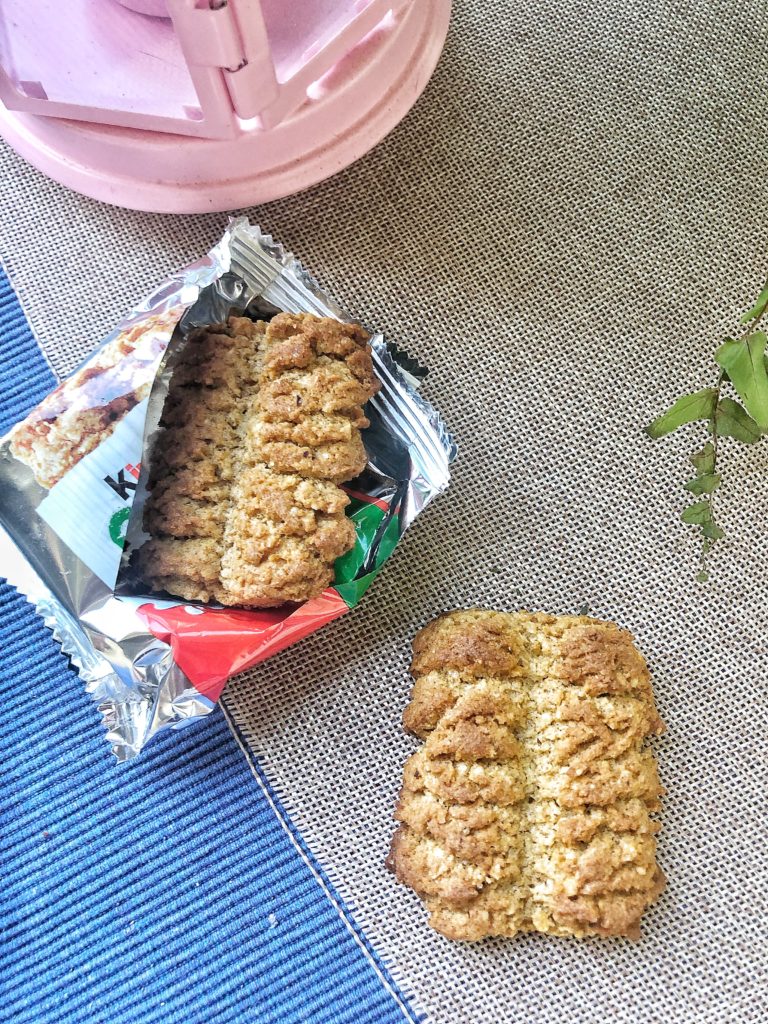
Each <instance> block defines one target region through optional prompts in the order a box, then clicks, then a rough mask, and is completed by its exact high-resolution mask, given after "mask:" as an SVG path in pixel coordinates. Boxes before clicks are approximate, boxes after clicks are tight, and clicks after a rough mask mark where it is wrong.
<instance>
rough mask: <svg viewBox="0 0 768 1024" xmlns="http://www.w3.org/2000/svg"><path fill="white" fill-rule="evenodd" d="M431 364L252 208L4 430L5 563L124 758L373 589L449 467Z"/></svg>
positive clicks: (0, 498) (1, 514)
mask: <svg viewBox="0 0 768 1024" xmlns="http://www.w3.org/2000/svg"><path fill="white" fill-rule="evenodd" d="M424 373H425V371H423V370H422V369H421V368H420V367H419V365H418V364H417V363H415V362H414V361H413V360H412V359H410V357H408V356H405V355H404V354H403V353H402V352H401V351H399V350H398V349H397V348H395V347H394V346H392V345H391V344H389V343H387V342H386V341H385V340H384V338H383V337H382V336H381V335H379V334H376V333H375V332H371V331H369V330H367V329H365V328H363V327H362V326H360V325H359V324H358V323H356V322H354V321H353V320H352V319H351V318H350V317H349V316H348V315H347V314H346V313H345V311H344V310H342V309H341V308H340V307H339V306H338V305H337V304H336V303H335V302H334V300H333V299H332V298H331V297H330V296H329V295H328V293H327V292H325V291H324V289H323V288H322V287H321V286H320V285H318V284H317V282H316V281H314V280H313V279H312V278H311V277H310V276H309V274H308V273H307V271H306V270H305V269H304V267H303V266H302V265H301V263H299V261H298V260H297V259H296V258H295V257H294V256H293V255H292V254H291V253H288V252H286V251H285V250H284V249H283V248H282V247H281V246H280V245H278V244H277V243H275V242H274V241H273V240H272V239H271V237H270V236H268V235H265V234H263V233H262V232H261V231H260V230H259V228H258V227H256V226H254V225H250V224H249V223H248V222H247V220H245V219H244V218H240V219H238V220H234V221H232V222H231V223H230V225H229V227H228V228H227V230H226V232H225V233H224V236H223V237H222V239H221V240H220V242H219V243H218V244H217V245H216V246H215V247H214V249H213V250H212V251H211V252H210V253H209V254H208V255H207V256H206V257H203V259H201V260H199V261H197V262H196V263H194V264H192V265H190V266H189V267H186V268H183V269H182V270H180V271H178V272H177V273H176V274H174V275H172V276H171V277H169V278H168V279H167V280H166V281H164V282H161V284H160V285H159V286H158V288H157V289H156V291H155V292H153V293H152V294H151V295H150V296H148V297H147V298H146V299H145V300H144V301H143V302H142V303H140V304H139V305H138V306H137V307H136V309H134V310H132V311H131V312H130V313H129V314H128V316H127V317H126V318H125V319H124V321H123V322H122V323H121V324H120V325H119V326H118V327H117V329H116V330H115V331H114V332H113V333H112V334H111V335H110V336H109V338H107V339H106V341H105V342H104V343H103V344H102V345H101V346H100V347H99V348H98V349H97V351H96V352H95V353H94V354H93V355H92V356H91V358H90V359H88V360H87V361H86V363H84V364H83V366H82V367H81V368H80V369H79V370H77V371H76V372H75V373H74V374H73V375H72V376H71V377H70V378H69V380H67V381H65V382H64V383H63V384H61V385H60V386H59V387H58V388H56V390H55V391H54V392H52V393H51V395H49V396H48V398H46V399H45V400H44V401H43V402H42V403H41V404H40V405H39V406H38V407H37V408H36V409H34V410H33V411H32V412H31V413H30V414H29V416H28V417H27V418H26V419H25V420H24V421H23V422H22V423H21V424H19V425H17V427H16V428H14V430H13V431H12V432H11V434H10V435H9V436H8V437H6V438H5V439H3V441H2V442H0V525H1V526H2V530H0V555H2V556H3V560H4V561H3V566H4V571H5V572H6V575H7V576H8V578H9V580H10V582H11V583H12V584H13V585H14V586H16V587H17V588H18V589H19V590H20V591H21V592H22V593H23V594H25V595H26V596H27V597H28V598H29V600H30V601H32V602H34V603H35V605H36V607H37V609H38V611H39V612H40V614H41V615H43V616H44V618H45V621H46V623H47V624H48V625H49V626H50V628H51V629H52V630H53V631H54V635H55V636H56V638H57V639H58V640H60V642H61V644H62V648H63V650H64V652H65V653H66V654H68V655H70V657H71V658H72V661H73V664H74V665H75V666H76V667H77V669H78V671H79V674H80V675H81V677H82V678H83V680H84V681H85V683H86V686H87V688H88V690H89V691H90V692H91V693H92V694H93V696H94V698H95V699H96V700H98V702H99V707H100V710H101V711H102V715H103V718H104V722H105V726H106V729H107V735H108V738H109V740H110V742H111V743H112V746H113V749H114V751H115V753H116V755H117V757H118V759H120V760H125V759H127V758H130V757H133V756H135V755H136V754H137V753H138V752H139V751H140V750H141V749H142V748H143V746H144V745H145V744H146V743H147V742H148V741H149V739H151V738H152V736H154V735H156V733H157V732H159V731H161V730H162V729H164V728H166V727H168V726H176V725H179V724H181V723H182V722H187V721H189V720H191V719H194V718H197V717H200V716H202V715H205V714H207V713H208V712H209V711H210V710H211V708H212V707H213V702H215V701H216V700H217V699H218V697H219V694H220V693H221V690H222V688H223V686H224V684H225V682H226V680H227V679H228V678H229V677H230V676H232V675H233V674H235V673H237V672H240V671H242V670H244V669H246V668H248V667H250V666H252V665H255V664H257V663H258V662H260V661H263V660H264V659H266V658H268V657H271V656H272V655H273V654H275V653H277V652H278V651H280V650H282V649H283V648H285V647H287V646H289V645H290V644H293V643H295V642H296V641H297V640H299V639H301V638H303V637H305V636H307V635H309V634H310V633H312V632H314V631H315V630H316V629H319V628H320V627H321V626H323V625H324V624H325V623H327V622H330V621H331V620H332V619H334V618H337V617H339V616H340V615H342V614H345V613H346V612H348V611H349V610H350V609H351V608H353V607H354V606H355V605H356V604H357V602H358V601H359V600H360V598H361V597H362V595H363V594H364V593H365V591H366V590H367V588H368V587H369V586H370V584H371V582H372V581H373V580H374V579H375V577H376V575H377V574H378V572H379V571H380V570H381V568H382V567H383V565H384V563H385V562H386V561H387V559H388V557H389V556H390V554H391V553H392V550H393V548H394V547H395V545H396V543H397V541H398V540H399V538H400V537H401V536H402V534H403V532H404V531H405V530H406V529H407V528H408V527H410V525H411V524H412V523H413V522H414V520H415V519H416V517H417V516H418V515H420V514H421V512H422V511H423V510H424V508H425V507H426V505H427V504H428V503H429V502H430V501H431V500H432V499H433V498H434V497H436V496H437V495H438V494H440V493H441V492H442V491H443V490H444V489H445V488H446V487H447V485H448V480H449V466H450V463H451V461H452V459H453V458H454V456H455V453H456V449H455V445H454V443H453V440H452V438H451V437H450V435H449V433H448V431H447V430H446V428H445V425H444V424H443V422H442V420H441V419H440V417H439V415H438V414H437V413H436V411H435V410H434V409H433V408H432V407H431V406H430V405H429V403H428V402H427V401H426V400H425V399H424V398H423V396H422V395H421V394H420V391H419V387H420V383H421V380H422V378H423V376H424ZM6 566H7V567H8V568H7V570H6Z"/></svg>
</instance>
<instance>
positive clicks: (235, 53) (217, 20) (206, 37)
mask: <svg viewBox="0 0 768 1024" xmlns="http://www.w3.org/2000/svg"><path fill="white" fill-rule="evenodd" d="M173 23H174V25H175V27H176V32H177V33H178V36H179V39H180V41H181V44H182V48H183V50H184V56H185V57H186V58H187V61H188V62H189V63H190V64H196V65H198V66H200V67H207V68H222V69H225V70H228V71H235V70H236V69H237V68H239V67H241V65H242V64H244V63H245V59H246V58H245V52H244V49H243V44H242V40H241V38H240V32H239V30H238V26H237V21H236V20H235V16H234V12H233V10H232V7H231V5H230V3H228V2H227V0H221V2H217V0H210V3H206V4H205V5H204V6H197V4H195V6H186V5H185V6H184V7H181V6H174V8H173Z"/></svg>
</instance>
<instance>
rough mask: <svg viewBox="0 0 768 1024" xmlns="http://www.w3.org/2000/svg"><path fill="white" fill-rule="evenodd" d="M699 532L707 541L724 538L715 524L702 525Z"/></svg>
mask: <svg viewBox="0 0 768 1024" xmlns="http://www.w3.org/2000/svg"><path fill="white" fill-rule="evenodd" d="M701 532H702V533H703V534H704V536H705V537H706V538H707V540H722V538H723V537H724V536H725V534H724V533H723V531H722V530H721V529H720V527H719V526H718V525H717V523H712V522H710V523H702V524H701Z"/></svg>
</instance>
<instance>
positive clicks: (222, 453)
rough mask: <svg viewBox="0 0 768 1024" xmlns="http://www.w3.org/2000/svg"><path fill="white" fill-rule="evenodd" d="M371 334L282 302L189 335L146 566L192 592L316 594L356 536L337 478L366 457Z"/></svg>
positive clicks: (264, 601)
mask: <svg viewBox="0 0 768 1024" xmlns="http://www.w3.org/2000/svg"><path fill="white" fill-rule="evenodd" d="M367 340H368V336H367V335H366V333H365V332H364V331H363V330H362V328H360V327H357V326H355V325H352V324H341V323H338V322H337V321H335V320H330V319H321V318H318V317H314V316H310V315H308V314H296V315H294V314H289V313H281V314H280V315H278V316H276V317H275V318H274V320H272V321H271V322H270V323H269V324H265V323H261V322H259V323H254V322H253V321H251V320H248V319H246V318H243V317H231V318H230V319H229V321H228V322H227V323H226V324H221V325H214V326H212V327H209V328H205V329H203V330H200V331H198V332H196V333H195V334H194V335H192V336H191V337H190V339H189V341H188V345H187V349H186V351H185V354H184V359H183V361H182V363H181V364H180V365H179V366H178V367H176V369H175V370H174V374H173V377H172V379H171V384H170V389H169V393H168V399H167V401H166V404H165V407H164V409H163V416H162V420H161V427H162V431H161V434H160V437H159V439H158V443H157V445H156V447H155V452H154V455H153V471H152V480H151V481H150V485H151V493H150V496H149V499H148V501H147V505H146V508H145V515H144V523H145V529H146V530H147V532H148V533H149V534H150V535H151V537H152V539H151V540H149V541H148V542H147V543H145V544H144V545H143V546H142V547H141V549H140V550H139V553H138V555H139V566H140V570H141V572H142V575H143V576H144V578H145V579H146V580H147V581H148V582H149V583H150V584H151V585H152V586H154V587H156V588H158V589H163V590H167V591H168V592H170V593H172V594H175V595H177V596H179V597H183V598H185V599H187V600H200V601H210V600H216V601H219V602H221V603H222V604H226V605H243V606H250V607H270V606H276V605H281V604H284V603H286V602H289V601H295V602H299V601H306V600H308V599H309V598H311V597H315V596H317V595H318V594H320V593H322V591H323V590H324V589H325V588H326V587H327V586H328V585H329V584H330V583H331V582H332V581H333V575H334V562H335V561H336V559H337V558H339V557H340V556H341V555H343V554H344V553H345V552H347V551H348V550H349V549H350V548H351V547H352V545H353V544H354V539H355V531H354V526H353V524H352V523H351V522H350V520H349V519H348V518H347V517H346V515H345V513H344V509H345V507H346V505H347V504H348V501H349V499H348V498H347V496H346V495H345V493H344V492H343V491H342V490H341V488H340V487H339V484H340V483H342V482H344V481H346V480H351V479H352V478H353V477H355V476H357V475H358V474H359V473H360V472H361V471H362V470H363V468H364V467H365V464H366V454H365V448H364V446H363V442H362V438H361V435H360V431H361V428H363V427H365V426H367V425H368V420H367V419H366V417H365V414H364V412H363V405H364V404H365V402H366V401H367V400H368V399H369V398H370V397H371V396H372V395H373V394H374V393H375V391H376V389H377V387H378V384H377V382H376V380H375V378H374V376H373V369H372V363H371V352H370V347H369V346H368V344H367Z"/></svg>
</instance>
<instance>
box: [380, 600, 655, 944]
mask: <svg viewBox="0 0 768 1024" xmlns="http://www.w3.org/2000/svg"><path fill="white" fill-rule="evenodd" d="M413 651H414V658H413V664H412V671H413V674H414V677H415V682H414V686H413V693H412V697H411V702H410V703H409V705H408V707H407V708H406V710H405V713H404V716H403V721H404V724H405V727H406V728H407V729H409V730H410V731H411V732H414V733H415V734H416V735H417V736H419V737H420V738H421V739H422V740H424V744H423V746H422V747H421V748H420V749H419V750H418V751H417V752H416V753H415V754H414V755H413V756H412V757H411V758H410V759H409V760H408V762H407V763H406V766H405V772H404V779H403V788H402V792H401V794H400V799H399V801H398V805H397V810H396V812H395V818H396V820H397V821H399V822H400V827H399V828H398V830H397V832H396V833H395V836H394V838H393V841H392V847H391V850H390V855H389V858H388V865H389V867H390V868H391V869H392V870H393V871H394V872H395V874H396V875H397V877H398V879H399V880H400V881H401V882H403V883H404V884H405V885H408V886H410V887H411V888H412V889H414V890H415V891H416V892H417V893H418V894H419V895H420V896H421V897H422V898H423V899H424V902H425V903H426V906H427V909H428V910H429V914H430V924H431V925H432V927H433V928H435V929H437V931H439V932H442V933H443V934H444V935H447V936H448V937H449V938H452V939H463V940H475V939H481V938H483V937H485V936H488V935H507V936H511V935H515V934H516V933H517V932H520V931H540V932H549V933H551V934H554V935H574V936H578V937H584V936H587V935H624V936H628V937H630V938H637V937H638V936H639V924H640V918H641V916H642V914H643V911H644V910H645V908H646V907H647V906H648V905H649V904H651V903H652V902H653V901H654V900H655V899H656V898H657V896H658V895H659V893H660V892H661V891H662V889H663V887H664V876H663V875H662V873H661V871H660V870H659V868H658V866H657V864H656V840H655V835H656V832H657V831H658V829H659V824H658V822H657V821H656V818H655V815H656V813H657V812H658V810H659V806H660V805H659V798H660V796H661V794H662V788H661V785H660V783H659V779H658V774H657V771H656V762H655V759H654V757H653V754H652V753H651V751H650V750H649V749H647V748H646V747H645V740H646V737H648V736H649V735H651V734H658V733H661V732H662V731H663V728H664V726H663V723H662V721H661V719H660V718H659V715H658V713H657V711H656V708H655V705H654V701H653V693H652V690H651V683H650V678H649V675H648V670H647V667H646V665H645V662H644V660H643V658H642V656H641V655H640V653H639V652H638V651H637V649H636V648H635V646H634V644H633V642H632V637H631V636H630V634H629V633H627V632H626V631H625V630H622V629H619V628H618V627H617V626H615V625H614V624H613V623H610V622H600V621H597V620H594V619H589V618H586V617H583V616H578V617H576V616H561V617H557V616H550V615H541V614H529V613H526V612H520V613H515V614H507V613H503V612H493V611H482V610H478V609H475V610H469V611H456V612H450V613H448V614H447V615H443V616H441V617H440V618H438V619H436V620H435V621H434V622H432V623H430V624H429V625H428V626H427V627H426V628H425V629H423V630H422V631H421V632H420V633H419V634H417V636H416V638H415V640H414V644H413Z"/></svg>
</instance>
